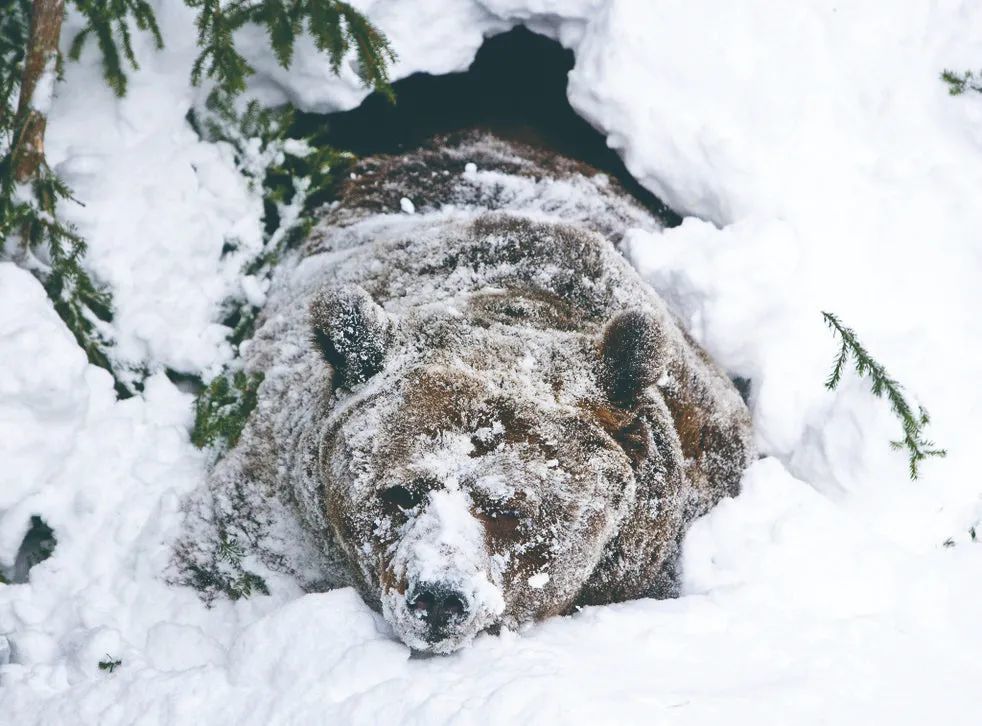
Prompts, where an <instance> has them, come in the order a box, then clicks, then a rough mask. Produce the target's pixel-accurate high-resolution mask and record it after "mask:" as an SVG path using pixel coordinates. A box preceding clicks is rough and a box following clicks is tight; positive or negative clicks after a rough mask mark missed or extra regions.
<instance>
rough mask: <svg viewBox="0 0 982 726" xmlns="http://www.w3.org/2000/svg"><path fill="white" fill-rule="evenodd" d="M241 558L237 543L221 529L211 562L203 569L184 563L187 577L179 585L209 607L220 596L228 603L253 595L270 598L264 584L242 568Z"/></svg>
mask: <svg viewBox="0 0 982 726" xmlns="http://www.w3.org/2000/svg"><path fill="white" fill-rule="evenodd" d="M244 557H245V550H244V549H243V548H242V546H241V545H240V544H239V543H238V541H237V540H236V539H235V538H234V537H233V536H231V535H229V534H228V532H226V531H225V530H224V529H220V531H219V534H218V546H217V547H216V548H215V550H214V551H213V554H212V556H211V560H210V562H209V563H208V564H207V565H202V564H200V563H198V562H197V561H196V560H195V559H193V558H190V559H186V560H185V561H184V569H185V572H186V577H185V578H184V579H182V580H181V582H182V584H185V585H188V586H189V587H193V588H194V589H195V590H197V591H198V592H200V593H202V595H203V596H204V597H205V600H206V602H208V603H210V602H211V601H212V600H213V599H214V597H215V596H216V595H218V594H219V593H220V594H222V595H225V596H226V597H228V598H229V599H231V600H240V599H242V598H247V597H251V596H252V595H254V594H256V593H261V594H263V595H269V586H268V585H267V584H266V581H265V580H264V579H263V578H262V577H260V576H259V575H257V574H256V573H254V572H250V571H249V570H247V569H245V567H244V566H243V564H242V559H243V558H244Z"/></svg>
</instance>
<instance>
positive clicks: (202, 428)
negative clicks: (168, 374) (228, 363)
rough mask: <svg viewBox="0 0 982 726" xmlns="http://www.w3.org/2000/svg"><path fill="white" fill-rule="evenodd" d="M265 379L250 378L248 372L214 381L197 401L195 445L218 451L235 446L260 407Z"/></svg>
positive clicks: (258, 376) (240, 372)
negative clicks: (258, 394)
mask: <svg viewBox="0 0 982 726" xmlns="http://www.w3.org/2000/svg"><path fill="white" fill-rule="evenodd" d="M262 380H263V376H262V374H260V373H257V374H254V375H248V374H246V373H245V372H244V371H236V372H235V373H234V374H226V375H223V376H219V377H218V378H216V379H215V380H213V381H212V382H211V383H210V384H209V385H208V387H207V388H205V390H204V391H202V392H201V395H200V396H199V397H198V400H197V401H196V402H195V406H194V413H195V416H194V429H192V431H191V441H192V442H193V443H194V445H195V446H197V447H199V448H204V447H206V446H214V447H216V448H217V449H218V450H223V449H225V448H229V447H232V446H235V444H236V443H237V442H238V440H239V436H240V435H241V434H242V429H243V428H244V427H245V424H246V421H247V420H248V419H249V414H250V413H252V410H253V409H254V408H255V407H256V401H257V398H256V391H257V390H258V388H259V384H260V383H262Z"/></svg>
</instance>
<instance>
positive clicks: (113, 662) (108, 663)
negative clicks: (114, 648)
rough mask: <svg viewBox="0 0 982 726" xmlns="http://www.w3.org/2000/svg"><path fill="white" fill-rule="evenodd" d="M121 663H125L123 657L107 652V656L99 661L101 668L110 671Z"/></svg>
mask: <svg viewBox="0 0 982 726" xmlns="http://www.w3.org/2000/svg"><path fill="white" fill-rule="evenodd" d="M121 665H123V661H122V659H120V658H113V657H112V656H111V655H109V654H108V653H106V657H105V658H103V659H102V660H100V661H99V670H100V671H109V672H110V673H112V672H113V671H115V670H116V669H117V668H119V667H120V666H121Z"/></svg>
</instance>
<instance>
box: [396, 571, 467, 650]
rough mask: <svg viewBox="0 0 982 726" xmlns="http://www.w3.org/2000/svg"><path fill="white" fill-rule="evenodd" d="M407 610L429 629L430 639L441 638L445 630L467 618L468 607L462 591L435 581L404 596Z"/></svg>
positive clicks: (438, 639)
mask: <svg viewBox="0 0 982 726" xmlns="http://www.w3.org/2000/svg"><path fill="white" fill-rule="evenodd" d="M406 605H407V606H408V607H409V611H410V612H411V613H412V614H413V617H415V618H416V619H417V620H421V621H422V622H424V623H425V624H426V627H427V628H428V629H429V635H430V640H431V641H433V642H436V641H440V640H443V639H444V638H445V637H446V634H447V631H448V630H449V629H450V628H452V627H453V626H455V625H457V624H458V623H460V622H461V621H463V620H465V619H466V618H467V614H468V611H469V608H468V606H467V602H466V600H465V596H464V594H463V593H462V592H459V591H458V590H455V589H454V588H452V587H450V586H447V585H441V584H436V583H424V584H421V585H419V586H418V587H417V588H416V589H415V590H414V591H413V592H411V593H410V594H409V597H407V598H406Z"/></svg>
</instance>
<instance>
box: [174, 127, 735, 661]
mask: <svg viewBox="0 0 982 726" xmlns="http://www.w3.org/2000/svg"><path fill="white" fill-rule="evenodd" d="M403 199H408V200H410V202H411V203H412V204H411V205H410V204H407V203H406V202H403V201H402V200H403ZM413 206H414V207H415V210H416V211H415V213H407V210H409V209H411V208H412V207H413ZM629 226H641V227H647V228H649V229H652V228H657V227H658V222H657V220H655V219H654V218H653V217H651V216H650V215H649V214H648V213H647V212H645V211H644V210H643V209H642V208H641V207H640V206H639V205H637V204H636V203H635V202H634V201H633V200H632V199H631V198H630V197H628V195H626V194H625V193H623V192H622V191H621V190H620V189H619V188H618V187H617V185H616V184H615V183H614V182H612V181H610V180H608V179H607V178H606V177H604V176H603V175H599V174H597V173H596V172H594V171H592V170H590V169H589V168H585V167H582V166H581V165H578V164H576V163H574V162H570V161H568V160H564V159H556V158H550V157H549V156H548V155H546V154H544V153H542V152H541V151H537V150H533V149H530V148H526V147H522V146H518V145H514V144H509V143H506V142H503V141H500V140H498V139H494V138H492V137H488V136H482V135H473V134H472V135H464V136H460V137H455V138H445V139H440V140H438V141H437V142H435V143H434V144H433V145H432V146H431V147H428V148H426V149H423V150H420V151H417V152H414V153H412V154H409V155H405V156H393V157H376V158H373V159H368V160H366V161H364V162H362V163H361V165H360V166H359V168H358V169H356V173H355V174H354V175H353V177H352V179H351V180H350V181H349V182H348V183H347V184H346V186H345V188H344V189H343V190H342V195H341V201H340V202H339V203H338V204H336V205H335V206H334V207H333V208H331V209H330V210H327V211H326V213H325V216H324V221H323V223H322V224H321V225H319V227H318V228H317V229H316V230H315V231H314V233H313V234H312V235H311V236H310V238H309V240H308V241H307V243H306V245H305V247H304V248H303V249H302V250H300V251H299V253H298V254H297V256H296V258H295V259H293V260H291V261H289V262H287V263H285V264H284V265H283V267H282V268H281V269H280V270H279V271H278V273H277V275H276V277H275V279H274V281H273V285H272V289H271V292H270V296H269V300H268V303H267V305H266V308H265V310H264V313H263V316H262V319H261V321H260V325H259V328H258V332H257V334H256V336H255V338H254V339H253V340H252V341H251V343H250V344H249V345H248V347H247V348H246V349H245V351H244V364H245V367H246V369H247V370H248V371H254V372H263V373H264V374H265V379H264V381H263V383H262V385H261V387H260V389H259V404H258V407H257V410H256V412H255V413H254V415H253V416H252V418H251V420H250V422H249V424H248V426H247V427H246V429H245V431H244V433H243V435H242V437H241V440H240V442H239V444H238V446H237V447H236V448H235V449H233V450H232V451H230V452H229V453H228V455H227V456H226V457H225V458H224V459H223V460H222V461H221V462H220V463H219V464H218V465H217V466H216V468H215V470H214V473H213V475H212V477H211V481H210V489H209V492H208V493H207V496H203V497H200V498H199V499H198V500H197V501H196V502H194V503H193V504H192V505H191V506H190V510H191V511H192V513H194V514H195V515H196V516H194V517H192V518H191V519H192V522H193V525H192V527H191V531H190V533H189V536H188V538H187V539H186V541H185V542H183V543H182V545H181V549H180V553H179V554H180V557H179V560H180V567H181V568H182V571H183V572H185V573H192V574H191V575H188V577H187V579H189V580H190V581H193V582H196V583H197V584H198V585H199V586H200V587H205V588H207V587H208V583H209V582H215V581H217V580H214V579H209V578H210V575H209V574H208V573H209V572H212V571H213V570H215V568H218V569H220V568H221V567H222V566H223V565H222V562H226V563H227V562H231V561H233V560H235V557H232V556H229V554H228V551H229V545H228V543H229V542H234V543H235V546H234V547H232V551H233V552H235V553H236V556H238V554H241V553H244V554H245V559H244V560H243V562H244V563H245V567H246V568H252V569H253V570H261V571H262V572H263V573H265V574H266V575H267V576H273V577H276V575H270V573H277V572H278V573H286V574H288V575H289V576H290V577H292V578H294V579H295V580H296V581H297V582H299V583H300V584H301V585H302V587H304V588H306V589H318V588H327V587H337V586H342V585H352V586H354V587H356V588H357V589H358V590H359V591H360V592H361V594H362V596H363V597H364V598H365V600H366V601H367V602H368V603H369V604H370V605H372V606H373V607H375V608H377V609H379V610H380V611H381V612H382V613H383V614H384V616H385V618H386V620H387V621H388V622H389V623H390V625H391V626H392V628H393V630H394V631H395V633H396V634H397V635H398V636H399V637H400V638H401V639H402V640H403V641H404V642H406V643H407V644H408V645H409V646H411V647H412V648H414V649H416V650H419V651H428V652H438V653H444V652H449V651H452V650H454V649H456V648H459V647H460V646H461V645H463V644H466V643H467V642H469V641H470V640H471V639H472V638H473V637H474V636H475V635H476V634H478V633H479V632H482V631H485V630H488V629H494V628H497V627H500V626H502V625H505V626H508V627H516V626H520V625H522V624H524V623H528V622H531V621H534V620H538V619H541V618H544V617H547V616H550V615H556V614H561V613H565V612H568V611H569V610H570V609H571V608H574V607H576V606H579V605H595V604H603V603H610V602H615V601H621V600H626V599H630V598H637V597H644V596H651V595H654V596H667V595H671V594H672V593H674V592H675V591H676V585H677V575H676V568H675V565H676V562H677V558H678V552H679V543H680V541H681V538H682V535H683V534H684V531H685V527H686V525H687V524H688V523H689V522H691V521H692V520H693V519H694V518H695V517H698V516H699V515H701V514H703V513H704V512H706V511H707V510H708V509H709V508H710V507H711V506H712V505H713V504H714V503H716V502H717V501H719V500H720V499H721V498H722V497H724V496H727V495H733V494H735V493H736V491H737V488H738V483H739V480H740V475H741V472H742V471H743V469H744V467H745V466H746V465H747V464H748V463H749V461H750V459H751V458H752V455H753V454H752V446H751V432H750V418H749V414H748V412H747V409H746V408H745V406H744V404H743V401H742V400H741V398H740V396H739V394H738V393H737V391H736V389H735V388H734V387H733V385H732V384H731V383H730V381H729V380H728V379H727V377H726V376H725V375H724V374H723V373H722V372H721V371H720V370H719V369H718V368H717V367H716V366H715V365H714V364H713V363H712V362H711V361H710V360H709V358H708V357H707V355H706V354H705V352H704V351H702V350H701V349H700V348H699V347H698V346H697V345H696V344H695V343H694V342H693V341H692V340H691V339H690V338H689V337H688V336H687V335H686V334H685V332H684V331H683V330H681V329H680V328H679V326H678V324H677V323H676V320H675V319H674V317H673V316H672V314H671V313H670V312H669V311H668V310H667V309H666V306H665V304H664V303H663V302H662V300H661V299H660V298H659V297H658V296H657V295H656V294H655V292H654V291H653V290H652V289H651V288H650V287H649V286H648V285H646V284H645V283H644V282H643V281H642V280H641V279H640V278H639V277H638V275H637V274H636V272H635V271H634V270H633V269H632V268H631V267H630V266H629V265H628V264H627V262H625V260H624V259H623V258H622V257H621V255H620V254H619V253H618V251H617V249H616V248H615V244H614V242H616V241H617V240H619V239H620V236H621V235H622V234H623V232H624V230H625V229H626V228H627V227H629ZM219 542H221V543H223V545H222V546H217V544H216V543H219ZM223 553H224V555H223ZM236 561H237V560H236ZM209 568H212V569H211V570H210V569H209ZM216 572H217V571H216ZM213 574H215V573H213ZM218 575H220V573H217V575H216V576H218ZM219 579H220V577H219Z"/></svg>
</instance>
